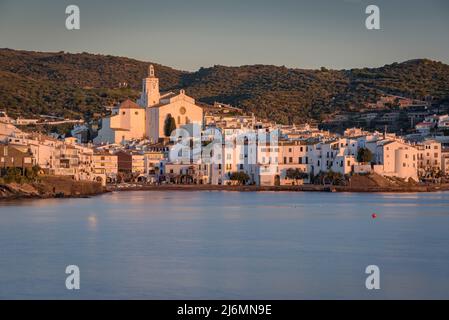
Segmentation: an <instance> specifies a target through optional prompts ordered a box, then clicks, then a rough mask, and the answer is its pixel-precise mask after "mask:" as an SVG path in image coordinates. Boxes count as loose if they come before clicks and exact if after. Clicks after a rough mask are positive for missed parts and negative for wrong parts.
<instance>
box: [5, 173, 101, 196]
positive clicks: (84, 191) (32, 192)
mask: <svg viewBox="0 0 449 320" xmlns="http://www.w3.org/2000/svg"><path fill="white" fill-rule="evenodd" d="M104 192H106V190H105V189H104V188H103V187H102V186H101V184H99V183H96V182H91V181H74V180H72V179H70V178H67V177H50V176H49V177H42V178H41V179H40V180H39V181H38V182H33V183H23V184H18V183H8V184H0V200H7V199H22V198H71V197H86V196H93V195H98V194H101V193H104Z"/></svg>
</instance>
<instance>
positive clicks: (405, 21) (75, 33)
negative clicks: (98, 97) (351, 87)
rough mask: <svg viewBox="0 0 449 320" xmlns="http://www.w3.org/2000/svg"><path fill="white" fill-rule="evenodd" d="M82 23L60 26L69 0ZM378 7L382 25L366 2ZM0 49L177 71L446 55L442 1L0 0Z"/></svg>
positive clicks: (447, 10) (447, 12)
mask: <svg viewBox="0 0 449 320" xmlns="http://www.w3.org/2000/svg"><path fill="white" fill-rule="evenodd" d="M70 4H75V5H78V7H79V8H80V30H67V29H66V27H65V20H66V17H67V15H66V13H65V9H66V7H67V6H68V5H70ZM370 4H374V5H377V6H378V7H379V8H380V26H381V29H380V30H367V29H366V27H365V20H366V18H367V17H368V14H366V13H365V9H366V7H367V6H368V5H370ZM0 48H11V49H23V50H33V51H52V52H55V51H66V52H90V53H101V54H110V55H116V56H126V57H130V58H135V59H139V60H143V61H151V62H156V63H160V64H164V65H167V66H171V67H174V68H177V69H181V70H189V71H193V70H197V69H198V68H200V67H209V66H213V65H227V66H240V65H248V64H273V65H279V66H282V65H284V66H286V67H292V68H306V69H309V68H319V67H321V66H324V67H327V68H332V69H349V68H358V67H377V66H382V65H385V64H389V63H393V62H401V61H405V60H409V59H416V58H429V59H432V60H437V61H442V62H444V63H448V64H449V1H447V0H423V1H418V0H370V1H365V0H307V1H305V0H304V1H301V0H220V1H218V0H161V1H156V0H126V1H124V0H122V1H117V0H109V1H106V0H69V1H67V0H53V1H50V0H40V1H35V0H0Z"/></svg>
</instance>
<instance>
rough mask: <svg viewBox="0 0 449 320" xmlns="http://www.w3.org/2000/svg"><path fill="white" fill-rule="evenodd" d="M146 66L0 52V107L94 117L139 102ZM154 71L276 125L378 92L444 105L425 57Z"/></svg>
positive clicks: (443, 76)
mask: <svg viewBox="0 0 449 320" xmlns="http://www.w3.org/2000/svg"><path fill="white" fill-rule="evenodd" d="M148 64H149V63H148V62H142V61H137V60H133V59H128V58H123V57H113V56H105V55H94V54H88V53H81V54H69V53H64V52H58V53H42V52H29V51H17V50H10V49H0V109H7V111H8V113H9V114H10V115H11V116H17V115H22V116H24V115H28V116H33V115H36V114H53V115H58V116H64V117H71V118H92V117H93V118H97V117H99V116H100V115H102V114H105V110H104V109H103V106H104V105H112V104H115V103H118V102H120V101H123V100H125V99H127V98H130V99H136V98H137V97H138V95H139V91H140V89H141V81H142V78H143V77H144V76H145V75H146V73H147V68H148ZM154 65H155V68H156V75H157V76H158V77H159V78H160V85H161V90H163V91H170V90H179V89H181V88H185V89H186V91H187V94H189V95H191V96H193V97H194V98H195V99H197V100H198V101H199V102H204V103H213V102H215V101H219V102H224V103H229V104H232V105H235V106H237V107H241V108H243V109H245V110H246V111H249V112H254V113H255V114H256V115H257V116H260V117H264V118H269V119H272V120H275V121H278V122H280V123H293V122H295V123H297V122H304V121H307V120H310V119H314V120H323V119H325V118H326V117H327V116H329V115H330V114H333V113H336V112H344V111H357V110H360V109H361V108H363V107H364V105H365V103H367V102H375V101H376V100H377V99H378V97H379V96H380V95H381V94H383V93H390V94H397V95H402V96H406V97H411V98H417V99H424V98H425V97H428V96H432V97H433V99H434V100H437V101H449V85H448V83H449V66H448V65H445V64H443V63H441V62H434V61H430V60H425V59H422V60H411V61H406V62H403V63H393V64H391V65H386V66H384V67H381V68H364V69H352V70H328V69H326V68H321V69H320V70H302V69H288V68H286V67H277V66H269V65H252V66H241V67H224V66H214V67H211V68H201V69H200V70H198V71H197V72H191V73H190V72H183V71H179V70H175V69H172V68H169V67H165V66H161V65H157V64H154ZM124 83H126V86H124V85H123V84H124Z"/></svg>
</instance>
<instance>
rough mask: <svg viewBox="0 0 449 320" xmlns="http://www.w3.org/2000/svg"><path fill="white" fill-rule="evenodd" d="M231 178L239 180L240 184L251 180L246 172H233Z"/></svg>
mask: <svg viewBox="0 0 449 320" xmlns="http://www.w3.org/2000/svg"><path fill="white" fill-rule="evenodd" d="M229 179H230V180H232V181H238V183H239V184H240V185H242V184H246V183H247V182H248V181H249V179H250V178H249V176H248V174H247V173H246V172H243V171H240V172H233V173H231V174H230V175H229Z"/></svg>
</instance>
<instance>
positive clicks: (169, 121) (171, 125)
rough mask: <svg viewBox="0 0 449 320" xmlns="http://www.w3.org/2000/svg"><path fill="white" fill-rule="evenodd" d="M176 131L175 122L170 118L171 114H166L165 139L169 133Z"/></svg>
mask: <svg viewBox="0 0 449 320" xmlns="http://www.w3.org/2000/svg"><path fill="white" fill-rule="evenodd" d="M175 129H176V121H175V118H173V117H172V116H171V114H170V113H169V114H167V117H166V118H165V123H164V134H165V136H166V137H170V135H171V133H172V132H173V131H174V130H175Z"/></svg>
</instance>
